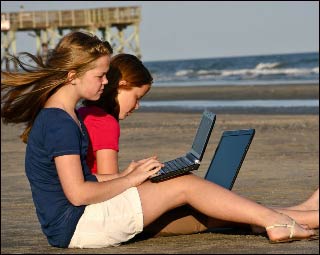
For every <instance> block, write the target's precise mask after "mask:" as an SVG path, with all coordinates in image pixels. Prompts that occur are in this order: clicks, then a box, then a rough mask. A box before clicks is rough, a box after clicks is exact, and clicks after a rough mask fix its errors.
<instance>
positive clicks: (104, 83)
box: [102, 75, 108, 85]
mask: <svg viewBox="0 0 320 255" xmlns="http://www.w3.org/2000/svg"><path fill="white" fill-rule="evenodd" d="M102 84H103V85H107V84H108V79H107V76H106V75H104V76H103V80H102Z"/></svg>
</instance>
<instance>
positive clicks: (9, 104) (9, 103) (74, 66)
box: [1, 31, 112, 143]
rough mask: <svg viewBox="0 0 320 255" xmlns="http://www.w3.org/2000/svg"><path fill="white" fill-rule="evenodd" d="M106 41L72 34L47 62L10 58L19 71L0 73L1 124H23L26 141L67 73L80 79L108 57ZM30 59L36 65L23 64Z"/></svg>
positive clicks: (65, 79) (108, 51)
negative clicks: (73, 71)
mask: <svg viewBox="0 0 320 255" xmlns="http://www.w3.org/2000/svg"><path fill="white" fill-rule="evenodd" d="M111 54H112V48H111V46H110V44H109V43H108V42H106V41H102V40H100V39H99V38H98V37H96V36H94V35H92V34H89V33H86V32H78V31H77V32H71V33H69V34H67V35H65V36H64V37H63V38H62V39H61V40H60V42H59V43H58V44H57V46H56V47H55V48H54V49H53V50H51V51H49V54H48V58H47V61H46V63H43V61H42V58H41V57H36V56H34V55H32V54H30V53H27V52H22V53H20V54H19V55H18V56H11V61H13V63H14V64H16V65H17V66H19V67H20V68H21V69H22V72H21V71H10V70H8V69H7V70H6V71H1V118H2V119H3V123H5V124H7V123H26V128H25V130H24V132H23V133H22V135H21V136H20V137H21V139H22V141H23V142H25V143H26V142H27V139H28V135H29V132H30V130H31V128H32V125H33V122H34V120H35V118H36V116H37V114H38V113H39V111H40V110H41V109H42V108H43V106H44V104H45V102H46V101H47V99H48V98H49V97H50V96H51V95H52V94H53V93H55V92H56V91H57V90H58V89H59V88H60V87H61V86H63V85H65V84H66V83H68V82H69V81H68V80H67V77H68V72H69V71H71V70H75V71H76V75H77V77H80V76H81V75H82V74H83V73H85V72H86V71H88V70H90V69H92V68H93V67H94V61H95V60H97V59H98V58H99V57H101V56H104V55H111ZM25 58H26V59H28V60H31V62H33V63H34V64H35V65H31V64H29V63H26V60H24V59H25Z"/></svg>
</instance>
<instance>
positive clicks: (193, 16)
mask: <svg viewBox="0 0 320 255" xmlns="http://www.w3.org/2000/svg"><path fill="white" fill-rule="evenodd" d="M21 5H23V8H24V10H25V11H43V10H73V9H74V10H75V9H86V8H100V7H103V8H106V7H120V6H141V13H142V14H141V15H142V21H141V23H140V48H141V53H142V60H144V61H157V60H174V59H177V60H178V59H179V60H180V59H193V58H211V57H232V56H248V55H267V54H284V53H300V52H319V3H318V1H237V2H235V1H212V2H211V1H179V2H177V1H90V2H89V1H12V2H11V1H10V2H9V1H1V12H2V13H3V12H18V11H19V10H20V6H21ZM22 42H23V43H22ZM35 44H36V43H35V39H34V38H33V37H31V36H29V35H27V33H25V32H18V33H17V52H20V51H29V52H31V53H35V48H36V46H35Z"/></svg>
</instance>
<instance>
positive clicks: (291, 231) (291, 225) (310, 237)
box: [266, 219, 319, 243]
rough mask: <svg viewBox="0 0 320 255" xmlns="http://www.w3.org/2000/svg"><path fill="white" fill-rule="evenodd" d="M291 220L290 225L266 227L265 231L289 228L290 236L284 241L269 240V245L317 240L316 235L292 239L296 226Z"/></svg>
mask: <svg viewBox="0 0 320 255" xmlns="http://www.w3.org/2000/svg"><path fill="white" fill-rule="evenodd" d="M291 220H292V223H291V224H274V225H272V226H268V227H266V230H268V229H273V228H277V227H282V228H290V235H289V237H288V238H284V239H279V240H274V241H272V240H270V243H287V242H293V241H300V240H308V241H311V240H319V236H316V235H312V236H305V237H294V236H293V235H294V227H295V225H296V222H295V221H294V220H293V219H291Z"/></svg>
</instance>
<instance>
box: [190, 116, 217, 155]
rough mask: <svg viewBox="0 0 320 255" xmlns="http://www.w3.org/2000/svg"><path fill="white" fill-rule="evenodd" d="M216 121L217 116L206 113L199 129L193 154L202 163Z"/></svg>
mask: <svg viewBox="0 0 320 255" xmlns="http://www.w3.org/2000/svg"><path fill="white" fill-rule="evenodd" d="M215 120H216V115H215V114H214V113H212V112H209V111H204V113H203V115H202V119H201V122H200V125H199V128H198V130H197V133H196V136H195V138H194V140H193V143H192V146H191V153H192V154H193V155H194V156H195V157H196V158H198V160H200V161H201V160H202V157H203V154H204V151H205V149H206V147H207V144H208V141H209V137H210V134H211V131H212V128H213V126H214V122H215Z"/></svg>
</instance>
